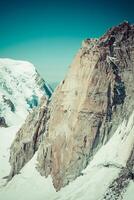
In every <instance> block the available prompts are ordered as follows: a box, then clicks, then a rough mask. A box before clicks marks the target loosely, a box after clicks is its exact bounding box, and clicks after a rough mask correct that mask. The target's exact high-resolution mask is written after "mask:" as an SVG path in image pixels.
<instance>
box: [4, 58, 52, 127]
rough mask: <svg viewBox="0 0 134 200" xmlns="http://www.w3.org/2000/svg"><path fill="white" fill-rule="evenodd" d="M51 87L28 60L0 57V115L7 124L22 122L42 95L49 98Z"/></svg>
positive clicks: (37, 103)
mask: <svg viewBox="0 0 134 200" xmlns="http://www.w3.org/2000/svg"><path fill="white" fill-rule="evenodd" d="M51 95H52V89H51V88H50V87H49V85H48V84H47V83H46V82H45V81H44V80H43V79H42V78H41V76H40V75H39V74H38V72H37V70H36V69H35V67H34V65H33V64H32V63H30V62H28V61H20V60H13V59H9V58H1V59H0V117H1V118H2V119H4V120H5V122H6V124H7V126H11V125H14V124H16V123H22V121H24V120H25V118H26V116H27V114H28V113H29V112H30V110H31V109H33V108H34V107H36V106H38V105H39V103H40V99H41V97H42V96H45V97H46V98H50V97H51Z"/></svg>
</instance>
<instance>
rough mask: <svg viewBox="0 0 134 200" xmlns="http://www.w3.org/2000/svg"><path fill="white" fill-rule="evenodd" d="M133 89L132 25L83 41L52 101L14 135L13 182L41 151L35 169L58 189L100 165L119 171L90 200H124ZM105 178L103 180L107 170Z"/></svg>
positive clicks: (133, 127)
mask: <svg viewBox="0 0 134 200" xmlns="http://www.w3.org/2000/svg"><path fill="white" fill-rule="evenodd" d="M133 85H134V25H131V24H129V23H128V22H124V23H122V24H120V25H118V26H116V27H113V28H111V29H110V30H109V31H108V32H107V33H106V34H104V36H102V37H101V38H99V39H87V40H85V41H84V42H83V43H82V47H81V49H80V50H79V51H78V53H77V55H76V56H75V58H74V60H73V63H72V64H71V66H70V68H69V71H68V73H67V75H66V77H65V79H64V80H63V81H62V82H61V83H60V85H59V86H58V87H57V88H56V90H55V92H54V93H53V95H52V98H51V101H47V102H46V101H44V100H42V101H41V103H40V106H39V107H38V108H36V109H35V111H33V113H31V114H30V115H29V116H28V118H27V120H26V122H25V124H24V125H23V126H22V128H21V129H20V130H19V132H18V133H17V134H16V138H15V140H14V142H13V143H12V145H11V153H10V163H11V167H12V170H11V173H10V176H9V179H11V178H12V177H13V176H14V175H15V174H18V173H19V171H20V170H21V168H22V167H23V166H25V164H26V163H27V162H28V161H29V160H30V159H31V158H32V156H33V155H34V153H35V152H36V151H37V150H38V153H37V154H38V155H37V161H38V163H37V169H38V171H39V172H40V174H41V175H42V176H45V177H48V176H49V175H50V176H51V177H52V181H53V185H54V187H55V189H56V191H59V190H60V189H61V188H62V187H64V186H66V185H68V184H69V183H70V182H71V181H73V180H75V179H76V178H77V177H78V176H81V175H83V170H84V169H85V168H86V167H87V168H88V166H89V168H90V166H94V167H95V166H96V165H92V163H95V164H96V163H97V166H101V167H102V168H103V169H105V168H106V169H107V168H108V169H109V168H110V169H111V168H116V169H117V170H116V173H115V174H114V176H113V175H112V173H111V174H110V175H109V176H111V179H110V181H111V182H109V183H108V185H107V187H106V186H105V187H106V188H105V189H106V190H105V192H104V191H103V192H104V193H103V195H102V196H101V197H100V198H95V197H94V198H91V199H94V200H97V199H107V200H108V199H112V198H113V199H119V198H123V197H122V193H123V191H125V189H126V188H127V186H128V184H129V182H130V181H131V180H133V179H134V134H133V131H134V120H133V111H134V87H133ZM31 123H32V124H31ZM110 141H111V142H110ZM118 145H120V147H118ZM114 146H115V148H116V152H115V149H114ZM125 148H126V151H125ZM101 151H103V154H102V153H100V152H101ZM108 151H110V152H108ZM122 152H123V153H122ZM108 153H109V154H108ZM99 154H100V156H101V157H99V156H98V157H97V155H99ZM106 155H110V157H109V158H108V156H106ZM110 158H111V160H108V159H110ZM94 160H95V161H94ZM90 163H91V164H90ZM99 170H100V168H99ZM105 172H106V171H105ZM117 172H118V173H117ZM90 175H91V174H89V175H88V179H90ZM103 175H104V177H103V179H104V181H105V178H106V177H105V176H106V175H107V172H106V173H104V174H103ZM98 176H99V175H98ZM84 177H86V176H84ZM112 178H113V180H112ZM83 179H84V178H83ZM84 180H87V179H86V178H85V179H84ZM92 180H93V177H92ZM76 181H77V179H76ZM74 184H75V181H74ZM85 187H87V186H85ZM44 189H45V188H44ZM87 190H88V189H87ZM70 195H71V194H70ZM72 196H73V194H72ZM75 197H76V196H74V198H72V197H71V196H70V199H78V196H77V198H75ZM57 199H58V198H57ZM59 199H62V200H63V199H64V200H65V199H66V198H65V197H64V198H61V197H59ZM68 199H69V198H68ZM81 199H82V197H81ZM83 199H84V197H83ZM84 200H87V199H86V198H85V199H84Z"/></svg>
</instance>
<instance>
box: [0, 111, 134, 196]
mask: <svg viewBox="0 0 134 200" xmlns="http://www.w3.org/2000/svg"><path fill="white" fill-rule="evenodd" d="M5 130H6V131H7V132H8V131H9V130H10V129H5ZM6 131H5V132H6ZM133 133H134V112H133V114H132V115H131V116H130V118H129V120H128V121H125V120H124V121H123V123H122V124H120V125H119V127H118V129H117V131H116V132H115V133H114V135H113V136H112V137H111V139H110V140H109V142H108V143H107V144H106V145H103V146H102V147H101V148H100V150H99V151H98V152H97V154H96V155H95V156H94V158H93V160H92V161H91V162H90V164H89V165H88V166H87V168H86V169H85V170H84V171H83V173H82V175H81V176H80V177H78V178H77V179H76V180H75V181H73V182H71V183H70V184H69V185H68V186H66V187H65V188H63V189H61V190H60V191H59V192H55V190H54V188H53V185H52V181H51V178H50V177H48V178H47V179H44V178H43V177H41V176H40V175H39V173H38V172H37V171H36V168H35V166H36V154H35V156H34V157H33V159H32V160H31V161H30V162H29V163H28V164H27V165H26V166H25V167H24V168H23V169H22V170H21V173H20V174H19V175H16V176H15V177H14V178H13V179H12V181H11V182H9V183H8V185H7V186H6V187H1V189H0V199H2V200H11V199H13V200H18V199H19V200H29V199H30V200H44V199H48V200H89V199H90V200H103V199H104V196H105V194H106V193H107V199H109V200H112V199H113V200H114V199H116V196H114V195H113V196H112V194H109V186H110V185H111V183H112V182H113V180H115V179H116V178H117V177H118V176H119V173H120V171H121V169H122V168H125V167H126V162H127V160H128V158H129V156H130V154H131V150H132V148H133V145H134V134H133ZM1 137H3V136H2V134H0V140H1ZM6 137H7V141H8V142H9V143H8V145H9V146H10V140H9V139H8V134H5V140H6ZM6 149H7V145H5V146H4V144H3V148H2V151H3V154H5V153H4V152H5V151H6ZM1 155H2V154H1ZM6 159H8V155H7V154H6ZM0 160H1V159H0ZM133 188H134V183H133V182H132V181H130V185H129V186H128V189H127V191H126V193H125V195H124V199H123V200H133V195H132V190H133ZM123 192H124V191H123ZM123 192H122V194H123ZM20 194H21V195H20ZM109 195H111V196H109ZM115 195H116V194H115ZM105 199H106V198H105Z"/></svg>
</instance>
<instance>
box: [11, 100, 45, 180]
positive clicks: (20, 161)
mask: <svg viewBox="0 0 134 200" xmlns="http://www.w3.org/2000/svg"><path fill="white" fill-rule="evenodd" d="M47 103H48V101H47V99H46V98H45V97H42V99H41V106H40V107H39V108H38V109H37V108H36V109H34V110H33V112H32V113H30V115H29V116H28V117H27V119H26V121H25V123H24V125H23V126H22V127H21V129H20V130H19V131H18V133H17V134H16V138H15V140H14V141H13V143H12V145H11V148H10V164H11V166H12V168H11V172H10V175H9V177H8V179H9V180H10V179H11V178H12V177H13V176H14V175H15V174H17V173H19V171H20V170H21V168H22V167H23V166H24V165H25V164H26V163H27V162H28V161H29V160H30V159H31V158H32V157H33V155H34V154H35V152H36V151H37V150H38V147H39V144H40V141H41V138H42V134H43V133H44V132H45V124H46V121H47V120H48V119H47Z"/></svg>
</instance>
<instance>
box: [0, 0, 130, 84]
mask: <svg viewBox="0 0 134 200" xmlns="http://www.w3.org/2000/svg"><path fill="white" fill-rule="evenodd" d="M124 20H128V21H130V22H131V23H133V22H134V3H133V1H131V0H128V1H123V0H110V1H108V0H102V1H101V0H100V1H99V0H98V1H97V0H92V1H90V0H88V1H85V0H67V1H66V0H62V1H61V0H59V1H58V0H57V1H56V0H55V1H53V0H49V1H46V0H44V1H43V0H36V1H35V0H0V57H9V58H14V59H21V60H28V61H31V62H32V63H33V64H34V65H35V66H36V68H37V69H38V71H39V72H40V74H41V75H42V76H43V77H44V78H45V79H46V80H48V81H50V82H55V81H60V80H62V79H63V78H64V76H65V73H66V71H67V68H68V66H69V65H70V64H71V62H72V59H73V57H74V55H75V54H76V52H77V50H78V48H79V47H80V45H81V42H82V40H83V39H85V38H89V37H99V36H101V35H102V34H103V33H104V32H105V31H106V30H107V29H108V28H110V27H111V26H113V25H117V24H118V23H121V22H122V21H124Z"/></svg>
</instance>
